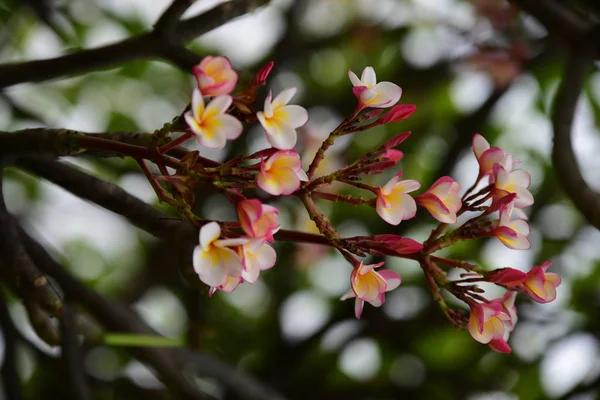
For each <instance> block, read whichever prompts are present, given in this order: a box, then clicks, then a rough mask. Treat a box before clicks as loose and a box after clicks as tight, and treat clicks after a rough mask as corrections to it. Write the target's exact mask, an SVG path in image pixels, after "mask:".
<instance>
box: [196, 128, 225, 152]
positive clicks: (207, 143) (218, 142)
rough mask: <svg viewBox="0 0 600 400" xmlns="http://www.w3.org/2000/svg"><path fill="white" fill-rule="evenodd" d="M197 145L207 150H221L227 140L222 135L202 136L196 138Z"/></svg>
mask: <svg viewBox="0 0 600 400" xmlns="http://www.w3.org/2000/svg"><path fill="white" fill-rule="evenodd" d="M197 140H198V143H200V144H201V145H202V146H204V147H208V148H209V149H222V148H223V147H225V144H226V143H227V138H226V137H225V136H224V135H206V132H204V135H202V136H198V137H197Z"/></svg>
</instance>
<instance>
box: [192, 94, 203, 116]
mask: <svg viewBox="0 0 600 400" xmlns="http://www.w3.org/2000/svg"><path fill="white" fill-rule="evenodd" d="M192 113H193V114H194V119H196V120H197V121H201V120H202V115H203V114H204V98H203V97H202V92H200V89H198V88H196V89H194V93H192Z"/></svg>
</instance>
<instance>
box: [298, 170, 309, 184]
mask: <svg viewBox="0 0 600 400" xmlns="http://www.w3.org/2000/svg"><path fill="white" fill-rule="evenodd" d="M296 176H297V177H298V179H300V180H301V181H302V182H308V175H306V172H304V170H303V169H300V170H298V171H296Z"/></svg>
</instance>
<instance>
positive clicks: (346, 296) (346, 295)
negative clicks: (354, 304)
mask: <svg viewBox="0 0 600 400" xmlns="http://www.w3.org/2000/svg"><path fill="white" fill-rule="evenodd" d="M353 297H356V295H355V294H354V291H353V290H352V289H350V290H348V291H347V292H346V293H344V295H343V296H342V297H341V298H340V300H348V299H351V298H353Z"/></svg>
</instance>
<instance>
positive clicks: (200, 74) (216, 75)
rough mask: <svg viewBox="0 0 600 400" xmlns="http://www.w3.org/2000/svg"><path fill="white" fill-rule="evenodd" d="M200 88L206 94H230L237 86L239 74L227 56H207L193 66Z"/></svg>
mask: <svg viewBox="0 0 600 400" xmlns="http://www.w3.org/2000/svg"><path fill="white" fill-rule="evenodd" d="M193 73H194V76H195V77H196V81H197V82H198V88H199V89H200V91H201V92H202V93H203V94H204V95H205V96H219V95H224V94H229V93H231V92H232V91H233V89H234V88H235V84H236V83H237V80H238V74H237V72H235V70H234V69H233V68H232V67H231V63H230V62H229V60H228V59H227V57H221V56H217V57H213V56H207V57H204V58H203V59H202V61H200V64H198V65H196V66H195V67H194V68H193Z"/></svg>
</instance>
